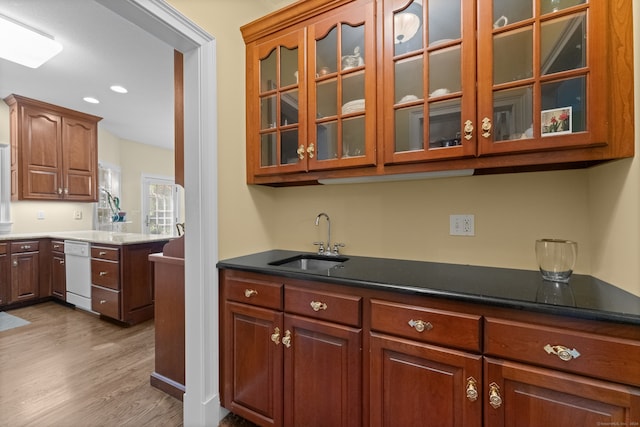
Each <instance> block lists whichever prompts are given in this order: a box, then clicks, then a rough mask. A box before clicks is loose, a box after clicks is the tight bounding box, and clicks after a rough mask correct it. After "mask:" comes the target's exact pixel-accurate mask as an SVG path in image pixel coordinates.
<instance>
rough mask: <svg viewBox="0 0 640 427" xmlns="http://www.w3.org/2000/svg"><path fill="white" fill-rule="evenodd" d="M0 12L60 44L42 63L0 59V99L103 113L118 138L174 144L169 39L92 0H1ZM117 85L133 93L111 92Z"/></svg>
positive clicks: (106, 125)
mask: <svg viewBox="0 0 640 427" xmlns="http://www.w3.org/2000/svg"><path fill="white" fill-rule="evenodd" d="M0 14H2V15H5V16H8V17H10V18H12V19H14V20H16V21H19V22H21V23H24V24H26V25H28V26H31V27H33V28H35V29H37V30H39V31H41V32H44V33H47V34H49V35H51V36H53V37H54V38H55V39H56V40H57V41H59V42H60V43H62V45H63V50H62V52H60V53H59V54H58V55H57V56H55V57H54V58H53V59H51V60H50V61H49V62H47V63H45V64H44V65H42V66H41V67H40V68H37V69H31V68H27V67H24V66H21V65H18V64H14V63H12V62H9V61H6V60H4V59H0V98H4V97H6V96H7V95H9V94H11V93H15V94H17V95H22V96H26V97H29V98H34V99H38V100H40V101H44V102H48V103H51V104H56V105H60V106H63V107H66V108H71V109H73V110H78V111H82V112H85V113H89V114H93V115H96V116H100V117H102V118H103V120H102V121H101V122H100V123H99V126H100V128H101V129H105V130H107V131H108V132H110V133H112V134H114V135H116V136H117V137H119V138H121V139H126V140H131V141H135V142H139V143H143V144H149V145H154V146H159V147H163V148H169V149H172V148H173V141H174V133H173V120H174V118H173V48H172V47H171V46H169V45H168V44H166V43H164V42H162V41H160V40H159V39H157V38H155V37H154V36H152V35H150V34H149V33H147V32H146V31H144V30H142V29H140V28H139V27H137V26H135V25H134V24H132V23H130V22H129V21H127V20H125V19H124V18H122V17H120V16H119V15H117V14H115V13H114V12H112V11H111V10H109V9H107V8H105V7H103V6H102V5H100V4H98V3H96V2H94V1H93V0H0ZM114 84H117V85H121V86H124V87H125V88H127V89H128V90H129V93H127V94H118V93H115V92H113V91H111V90H110V89H109V87H110V86H112V85H114ZM86 96H91V97H94V98H97V99H99V100H100V104H89V103H87V102H85V101H83V99H82V98H84V97H86Z"/></svg>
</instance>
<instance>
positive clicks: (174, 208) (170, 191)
mask: <svg viewBox="0 0 640 427" xmlns="http://www.w3.org/2000/svg"><path fill="white" fill-rule="evenodd" d="M181 191H182V189H181V187H180V186H178V185H175V184H174V181H173V179H171V178H160V177H153V176H143V177H142V224H143V230H142V231H143V233H147V234H163V235H169V236H174V235H177V229H176V223H178V218H179V217H180V203H179V200H180V197H181Z"/></svg>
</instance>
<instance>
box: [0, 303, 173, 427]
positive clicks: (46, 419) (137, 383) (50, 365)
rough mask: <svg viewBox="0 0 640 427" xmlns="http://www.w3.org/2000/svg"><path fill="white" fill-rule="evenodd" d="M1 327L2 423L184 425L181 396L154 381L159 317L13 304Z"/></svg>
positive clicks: (11, 425)
mask: <svg viewBox="0 0 640 427" xmlns="http://www.w3.org/2000/svg"><path fill="white" fill-rule="evenodd" d="M8 313H10V314H13V315H15V316H18V317H21V318H23V319H25V320H28V321H30V322H31V324H30V325H26V326H22V327H19V328H15V329H11V330H8V331H4V332H0V426H2V427H5V426H6V427H16V426H38V427H44V426H52V427H58V426H60V427H75V426H82V427H91V426H108V427H112V426H135V427H141V426H154V427H155V426H181V425H182V402H180V401H179V400H177V399H175V398H173V397H171V396H169V395H167V394H165V393H163V392H161V391H159V390H157V389H155V388H153V387H151V386H150V385H149V375H150V374H151V372H152V371H153V367H154V330H153V321H148V322H145V323H142V324H140V325H136V326H132V327H129V328H123V327H121V326H116V325H113V324H111V323H109V322H106V321H104V320H100V319H98V318H97V317H94V316H92V315H90V314H87V313H84V312H82V311H80V310H73V309H70V308H67V307H64V306H61V305H59V304H56V303H54V302H48V303H44V304H38V305H34V306H30V307H26V308H21V309H16V310H11V311H9V312H8Z"/></svg>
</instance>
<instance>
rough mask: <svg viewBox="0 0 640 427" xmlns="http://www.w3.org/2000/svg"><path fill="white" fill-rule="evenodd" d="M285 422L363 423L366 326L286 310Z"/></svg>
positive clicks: (340, 426) (314, 425)
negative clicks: (362, 328) (294, 314)
mask: <svg viewBox="0 0 640 427" xmlns="http://www.w3.org/2000/svg"><path fill="white" fill-rule="evenodd" d="M284 328H285V330H284V335H283V339H282V344H283V346H284V366H285V368H284V390H285V394H284V425H285V426H286V427H298V426H305V427H357V426H360V425H362V332H361V329H358V328H352V327H348V326H343V325H338V324H334V323H329V322H323V321H319V320H311V319H308V318H305V317H300V316H293V315H289V314H287V315H285V322H284Z"/></svg>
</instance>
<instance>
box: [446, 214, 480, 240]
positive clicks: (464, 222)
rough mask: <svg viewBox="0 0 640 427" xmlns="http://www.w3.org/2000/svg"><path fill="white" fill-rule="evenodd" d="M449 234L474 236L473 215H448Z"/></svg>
mask: <svg viewBox="0 0 640 427" xmlns="http://www.w3.org/2000/svg"><path fill="white" fill-rule="evenodd" d="M449 234H450V235H451V236H475V235H476V228H475V216H474V215H449Z"/></svg>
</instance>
